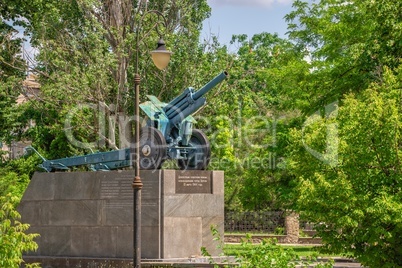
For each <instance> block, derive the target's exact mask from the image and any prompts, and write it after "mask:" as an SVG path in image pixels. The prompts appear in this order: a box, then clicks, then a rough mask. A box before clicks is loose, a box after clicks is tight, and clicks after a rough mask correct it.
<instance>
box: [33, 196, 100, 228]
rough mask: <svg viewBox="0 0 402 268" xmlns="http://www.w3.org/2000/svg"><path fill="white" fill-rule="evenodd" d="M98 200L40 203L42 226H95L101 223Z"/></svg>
mask: <svg viewBox="0 0 402 268" xmlns="http://www.w3.org/2000/svg"><path fill="white" fill-rule="evenodd" d="M100 212H101V207H100V202H99V201H98V200H74V201H72V200H63V201H62V200H53V201H47V202H45V201H43V202H41V213H40V217H41V218H42V222H43V225H49V226H57V225H59V226H76V225H81V226H97V225H99V224H100V223H101V218H100V217H99V215H101V213H100Z"/></svg>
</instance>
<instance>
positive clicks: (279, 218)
mask: <svg viewBox="0 0 402 268" xmlns="http://www.w3.org/2000/svg"><path fill="white" fill-rule="evenodd" d="M284 226H285V213H284V212H283V211H247V212H225V232H234V233H236V232H240V233H275V231H277V230H278V228H284ZM282 230H283V229H282Z"/></svg>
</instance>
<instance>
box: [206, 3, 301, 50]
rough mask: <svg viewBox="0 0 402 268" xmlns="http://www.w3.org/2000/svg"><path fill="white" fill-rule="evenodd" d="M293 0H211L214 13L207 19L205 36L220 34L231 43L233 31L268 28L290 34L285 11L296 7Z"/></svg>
mask: <svg viewBox="0 0 402 268" xmlns="http://www.w3.org/2000/svg"><path fill="white" fill-rule="evenodd" d="M292 3H293V1H292V0H208V4H209V6H210V7H211V9H212V14H211V17H210V18H209V19H207V20H205V21H204V24H203V30H202V37H203V38H205V39H207V40H208V37H209V36H210V33H213V34H214V35H216V36H217V37H218V39H219V42H220V43H221V44H222V45H228V46H229V42H230V40H231V38H232V35H233V34H247V36H248V37H249V38H251V37H252V36H253V35H254V34H258V33H262V32H268V33H278V35H279V36H280V37H283V38H284V37H286V32H287V23H286V21H285V19H284V17H285V15H286V14H288V13H289V12H290V11H292Z"/></svg>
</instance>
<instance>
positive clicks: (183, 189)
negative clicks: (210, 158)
mask: <svg viewBox="0 0 402 268" xmlns="http://www.w3.org/2000/svg"><path fill="white" fill-rule="evenodd" d="M176 194H212V177H211V173H210V172H199V173H197V172H176Z"/></svg>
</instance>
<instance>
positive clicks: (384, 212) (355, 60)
mask: <svg viewBox="0 0 402 268" xmlns="http://www.w3.org/2000/svg"><path fill="white" fill-rule="evenodd" d="M294 7H295V11H293V12H291V13H290V14H289V15H288V16H287V19H288V21H289V22H290V24H289V28H290V34H289V36H290V38H291V39H292V40H294V41H295V42H296V44H297V45H298V46H299V50H300V51H303V50H305V51H307V52H308V53H309V62H310V64H311V68H310V72H309V74H307V75H306V76H305V78H304V79H303V80H301V82H300V83H299V87H298V88H297V90H298V92H299V93H298V94H297V93H296V91H293V93H296V94H295V96H296V99H297V100H298V102H297V103H296V104H297V106H295V108H297V109H300V110H301V111H302V112H303V114H304V116H302V117H301V120H302V121H301V122H303V121H304V123H302V124H301V125H300V126H299V127H298V128H295V130H294V131H293V132H292V139H291V141H292V143H291V144H292V147H291V148H292V151H291V153H290V154H289V155H288V157H287V166H288V168H289V171H290V172H291V174H292V175H293V176H294V177H295V180H294V183H295V184H297V188H296V189H297V191H296V192H295V197H296V199H295V200H296V204H297V209H298V211H300V212H301V215H302V216H303V217H305V219H307V220H309V221H312V222H315V223H319V225H318V226H317V230H318V235H319V236H321V237H322V238H323V241H324V243H325V249H326V250H327V251H330V252H333V253H338V254H339V253H340V254H345V255H348V254H351V255H352V256H354V257H356V258H358V260H359V261H361V262H362V263H363V264H364V265H367V266H369V267H399V266H401V263H400V261H399V260H400V259H401V257H400V252H401V245H400V243H399V241H398V239H397V237H399V236H400V234H399V233H400V226H399V225H400V224H399V222H400V217H399V211H398V209H399V207H400V206H399V203H400V200H399V196H400V187H399V184H400V178H401V174H400V170H401V169H400V162H399V159H400V156H401V154H400V149H401V138H400V131H401V118H400V116H401V106H400V105H401V102H400V101H401V91H400V88H401V72H400V67H399V66H400V59H401V55H402V49H401V48H402V47H401V43H400V36H401V34H402V30H401V28H400V25H401V16H400V15H401V3H400V2H395V1H387V0H384V1H379V2H378V1H377V2H375V3H374V2H373V1H335V0H324V1H320V2H317V3H305V2H302V1H295V3H294Z"/></svg>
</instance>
